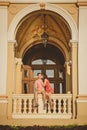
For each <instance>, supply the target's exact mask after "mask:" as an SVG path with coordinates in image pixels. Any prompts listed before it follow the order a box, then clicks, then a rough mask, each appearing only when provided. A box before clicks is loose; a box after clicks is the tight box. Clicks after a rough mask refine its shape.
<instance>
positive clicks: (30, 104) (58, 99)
mask: <svg viewBox="0 0 87 130" xmlns="http://www.w3.org/2000/svg"><path fill="white" fill-rule="evenodd" d="M52 102H53V107H52V109H50V105H49V102H48V101H47V102H46V109H45V110H44V109H43V100H42V95H38V103H39V106H38V107H35V106H34V95H33V94H13V95H12V117H13V118H65V119H70V118H72V94H53V95H52Z"/></svg>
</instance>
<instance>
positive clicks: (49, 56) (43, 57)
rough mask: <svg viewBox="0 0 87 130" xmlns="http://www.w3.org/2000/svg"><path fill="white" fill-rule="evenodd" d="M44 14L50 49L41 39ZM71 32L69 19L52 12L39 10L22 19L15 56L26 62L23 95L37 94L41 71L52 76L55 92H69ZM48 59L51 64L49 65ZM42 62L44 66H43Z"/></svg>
mask: <svg viewBox="0 0 87 130" xmlns="http://www.w3.org/2000/svg"><path fill="white" fill-rule="evenodd" d="M44 15H45V27H46V28H45V32H46V33H47V35H48V36H49V39H48V41H47V45H46V47H44V46H43V44H42V43H43V39H42V37H41V36H42V34H43V32H44ZM70 31H71V30H70V27H69V25H68V24H67V22H66V21H65V19H64V18H63V17H61V16H60V15H58V14H56V13H54V12H52V11H46V10H41V11H35V12H32V13H31V14H28V15H27V16H26V17H25V18H24V19H22V21H21V23H20V26H19V27H18V29H17V33H16V40H17V44H18V46H17V48H16V52H15V57H18V58H19V57H21V58H22V61H23V79H22V93H33V86H34V81H35V79H36V78H35V75H36V73H37V72H38V71H40V72H44V73H46V74H47V75H48V78H49V79H50V82H51V84H52V86H53V88H54V92H55V93H66V92H67V88H69V87H68V86H70V80H71V75H70V74H68V73H66V66H65V62H66V61H69V60H70V58H71V52H70V46H69V41H70V39H71V32H70ZM48 60H49V61H50V63H49V64H48V63H47V64H46V63H45V62H46V61H48ZM39 61H42V62H43V63H42V64H39V63H40V62H39ZM36 63H37V64H36ZM25 65H27V66H25ZM28 72H29V74H28ZM50 74H51V75H50ZM26 75H27V77H26ZM66 79H67V81H66ZM67 84H68V85H67ZM66 86H67V87H66ZM69 89H70V88H69ZM69 89H68V90H69Z"/></svg>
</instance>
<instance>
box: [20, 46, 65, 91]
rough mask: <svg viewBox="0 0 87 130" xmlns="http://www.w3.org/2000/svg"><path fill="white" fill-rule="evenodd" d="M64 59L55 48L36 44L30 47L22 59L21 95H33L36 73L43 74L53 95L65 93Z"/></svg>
mask: <svg viewBox="0 0 87 130" xmlns="http://www.w3.org/2000/svg"><path fill="white" fill-rule="evenodd" d="M64 63H65V58H64V56H63V54H62V52H61V51H60V50H59V49H58V48H57V47H55V46H53V45H50V44H47V46H46V47H44V46H43V44H38V45H35V46H33V47H31V48H30V49H29V50H28V51H27V52H26V53H25V54H24V57H23V69H22V71H23V79H22V86H23V89H22V90H23V93H33V88H34V82H35V80H36V78H37V73H41V72H42V73H45V74H46V75H47V76H48V78H49V80H50V82H51V85H52V87H53V88H54V93H66V83H65V79H66V77H65V67H64Z"/></svg>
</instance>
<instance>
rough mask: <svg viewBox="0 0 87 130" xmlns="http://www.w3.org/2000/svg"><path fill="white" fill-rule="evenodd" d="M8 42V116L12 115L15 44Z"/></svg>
mask: <svg viewBox="0 0 87 130" xmlns="http://www.w3.org/2000/svg"><path fill="white" fill-rule="evenodd" d="M15 42H16V41H10V42H9V43H8V69H7V70H8V71H7V74H8V76H7V95H8V117H10V118H11V116H12V93H13V92H14V44H15Z"/></svg>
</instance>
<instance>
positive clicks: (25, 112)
mask: <svg viewBox="0 0 87 130" xmlns="http://www.w3.org/2000/svg"><path fill="white" fill-rule="evenodd" d="M26 101H27V99H26V98H25V99H24V114H27V111H26V109H27V107H26Z"/></svg>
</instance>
